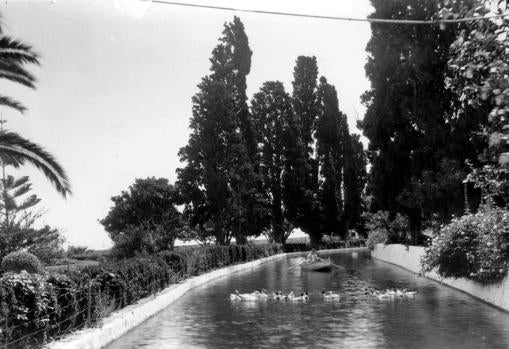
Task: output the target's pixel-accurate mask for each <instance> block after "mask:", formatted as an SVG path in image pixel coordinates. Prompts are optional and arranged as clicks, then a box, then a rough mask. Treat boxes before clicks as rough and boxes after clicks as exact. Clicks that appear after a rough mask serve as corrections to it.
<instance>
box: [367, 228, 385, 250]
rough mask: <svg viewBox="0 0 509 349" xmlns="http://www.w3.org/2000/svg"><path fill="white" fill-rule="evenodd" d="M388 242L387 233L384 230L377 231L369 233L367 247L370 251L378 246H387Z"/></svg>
mask: <svg viewBox="0 0 509 349" xmlns="http://www.w3.org/2000/svg"><path fill="white" fill-rule="evenodd" d="M386 241H387V231H386V230H383V229H375V230H372V231H370V232H369V233H368V241H367V242H366V245H367V246H368V248H369V249H370V250H374V249H375V246H376V245H377V244H385V242H386Z"/></svg>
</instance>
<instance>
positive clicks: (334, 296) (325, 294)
mask: <svg viewBox="0 0 509 349" xmlns="http://www.w3.org/2000/svg"><path fill="white" fill-rule="evenodd" d="M322 296H323V298H324V299H333V300H339V299H340V298H341V296H340V295H339V294H337V293H333V292H332V291H329V292H325V291H322Z"/></svg>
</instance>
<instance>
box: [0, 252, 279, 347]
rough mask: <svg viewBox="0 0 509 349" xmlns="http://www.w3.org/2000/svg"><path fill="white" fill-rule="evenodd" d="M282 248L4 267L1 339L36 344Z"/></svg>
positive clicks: (0, 287)
mask: <svg viewBox="0 0 509 349" xmlns="http://www.w3.org/2000/svg"><path fill="white" fill-rule="evenodd" d="M280 252H281V246H280V245H237V246H236V245H233V246H208V247H200V248H186V249H182V250H180V251H164V252H160V253H157V254H153V255H139V256H136V257H134V258H131V259H126V260H120V261H115V262H107V263H103V264H100V265H93V266H87V267H84V268H83V269H82V270H81V271H79V272H76V271H69V272H67V273H65V274H57V273H54V274H50V273H45V274H44V275H39V274H29V273H26V272H22V273H19V274H15V273H6V274H4V275H3V276H2V278H0V320H1V324H2V328H1V331H0V343H12V345H11V346H9V347H14V348H18V347H19V348H33V347H40V346H41V344H42V343H44V342H45V341H47V340H49V339H55V338H58V337H59V336H61V335H62V334H65V333H68V332H70V331H72V330H74V329H80V328H83V327H86V326H94V325H96V324H100V323H101V320H102V319H103V318H104V317H105V316H107V315H108V314H110V313H111V312H112V311H114V310H116V309H120V308H123V307H125V306H127V305H129V304H133V303H134V302H136V301H138V300H139V299H141V298H144V297H147V296H149V295H152V294H154V293H157V292H158V291H160V290H162V289H164V288H165V287H167V286H168V285H170V284H174V283H176V282H178V281H179V280H182V279H183V278H186V277H189V276H192V275H196V274H200V273H202V272H206V271H208V270H210V269H213V268H217V267H222V266H226V265H230V264H235V263H240V262H245V261H249V260H253V259H257V258H263V257H267V256H271V255H274V254H276V253H280ZM33 333H35V334H33ZM31 334H33V335H31Z"/></svg>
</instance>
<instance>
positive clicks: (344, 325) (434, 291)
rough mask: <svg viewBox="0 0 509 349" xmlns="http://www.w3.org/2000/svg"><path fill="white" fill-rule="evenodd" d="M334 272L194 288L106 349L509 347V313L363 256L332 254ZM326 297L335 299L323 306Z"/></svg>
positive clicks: (272, 272)
mask: <svg viewBox="0 0 509 349" xmlns="http://www.w3.org/2000/svg"><path fill="white" fill-rule="evenodd" d="M331 257H332V259H333V261H334V262H335V263H336V264H338V265H341V266H343V267H344V268H343V269H337V270H335V271H333V272H328V273H322V272H304V271H301V270H300V268H293V269H290V270H288V268H289V267H290V266H292V265H294V264H295V263H296V262H297V261H298V260H299V259H297V258H288V259H283V260H279V261H276V262H270V263H267V264H265V265H262V266H260V267H258V268H256V269H253V270H251V271H245V272H241V273H237V274H233V275H231V276H228V277H225V278H221V279H218V280H216V281H213V282H211V283H208V284H206V285H204V286H202V287H200V288H197V289H195V290H193V291H191V292H189V293H187V294H186V295H185V296H184V297H182V298H181V299H180V300H178V301H177V302H176V303H174V304H173V305H172V306H170V307H168V308H167V309H165V310H163V311H162V312H160V313H158V314H157V315H156V316H155V317H153V318H151V319H149V320H148V321H146V322H145V323H144V324H142V325H141V326H139V327H137V328H135V329H134V330H132V331H131V332H129V333H128V334H126V335H125V336H123V337H122V338H120V339H119V340H117V341H116V342H114V343H112V344H111V345H109V346H108V347H107V348H108V349H120V348H122V349H129V348H158V349H162V348H181V347H184V348H185V347H192V348H226V347H228V348H230V347H231V348H244V349H247V348H311V347H313V348H509V313H506V312H503V311H501V310H499V309H496V308H494V307H492V306H489V305H487V304H485V303H483V302H481V301H478V300H477V299H475V298H473V297H471V296H469V295H467V294H464V293H462V292H460V291H456V290H454V289H452V288H449V287H445V286H441V285H440V284H439V283H436V282H434V281H430V280H428V279H426V278H423V277H419V276H416V275H414V274H412V273H410V272H407V271H405V270H403V269H401V268H398V267H395V266H392V265H389V264H386V263H384V262H381V261H377V260H373V259H370V258H369V253H368V252H364V251H359V252H351V251H350V252H342V253H335V254H332V255H331ZM368 287H377V288H380V289H384V288H388V287H400V288H408V289H415V290H417V291H418V294H417V295H416V296H415V297H414V298H408V299H393V300H390V299H389V300H379V299H377V298H374V297H372V296H369V295H366V294H365V291H364V289H365V288H368ZM260 288H266V289H269V290H278V289H281V290H282V291H283V292H289V291H290V290H293V291H294V292H296V293H297V292H298V293H300V292H301V291H308V292H309V293H310V300H309V301H308V302H307V303H288V302H281V301H279V302H276V301H272V300H268V301H265V302H264V301H259V302H242V303H239V302H231V301H230V300H229V294H230V293H231V292H233V291H234V290H235V289H237V290H239V291H240V292H241V293H242V292H251V291H253V290H256V289H260ZM322 290H334V291H337V292H338V293H340V294H341V296H342V298H341V300H340V301H339V302H331V301H324V300H323V298H322V297H321V296H320V292H321V291H322Z"/></svg>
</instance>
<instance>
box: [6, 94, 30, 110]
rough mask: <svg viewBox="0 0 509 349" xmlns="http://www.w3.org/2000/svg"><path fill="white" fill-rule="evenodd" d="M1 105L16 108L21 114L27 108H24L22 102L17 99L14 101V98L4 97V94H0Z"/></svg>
mask: <svg viewBox="0 0 509 349" xmlns="http://www.w3.org/2000/svg"><path fill="white" fill-rule="evenodd" d="M1 105H5V106H6V107H9V108H12V109H16V110H17V111H19V112H20V113H21V114H23V113H24V112H25V110H27V108H25V106H24V105H23V104H21V103H19V102H18V101H15V100H14V99H12V98H10V97H6V96H0V106H1Z"/></svg>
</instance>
